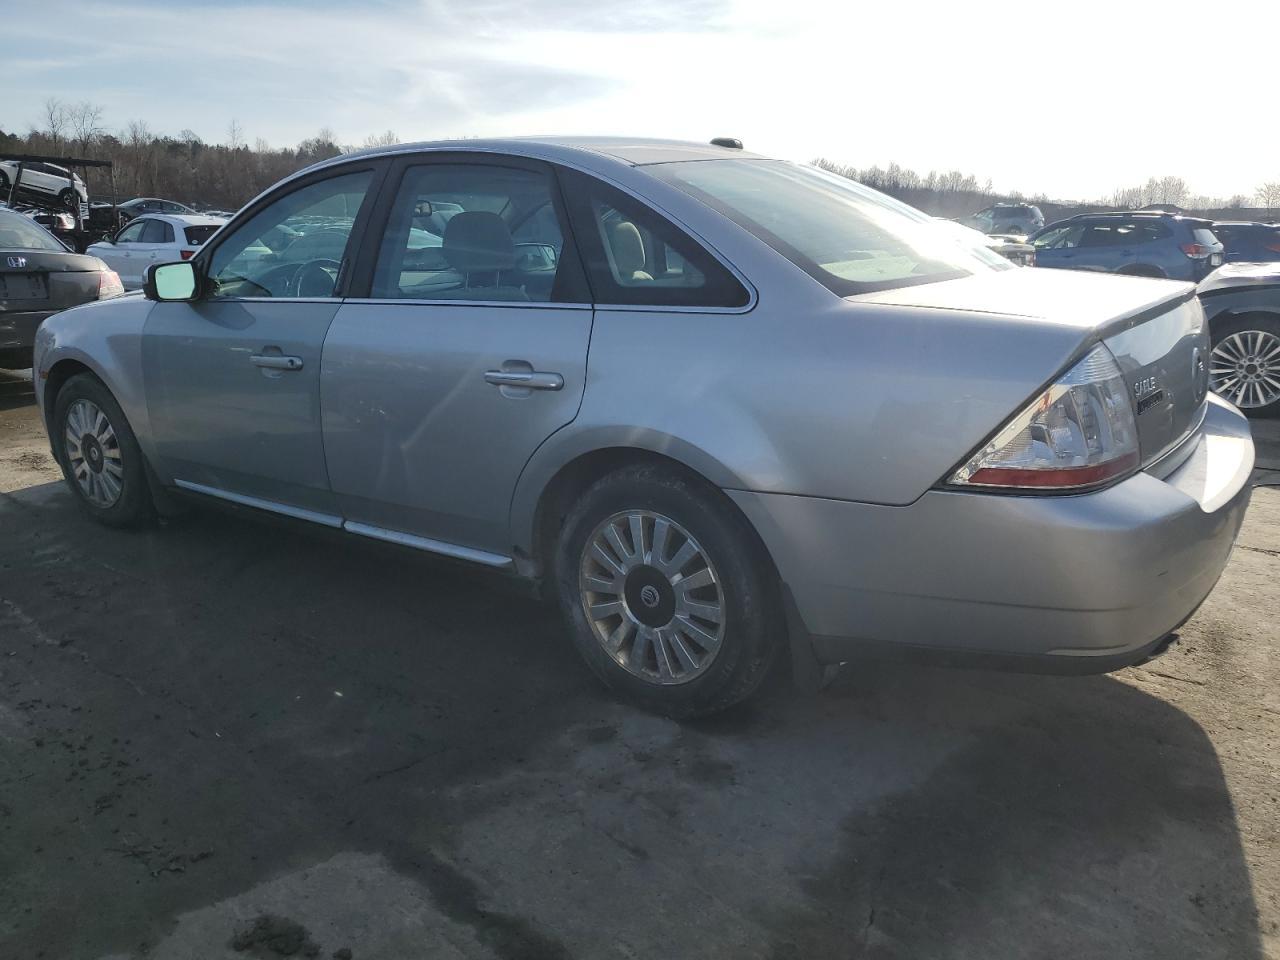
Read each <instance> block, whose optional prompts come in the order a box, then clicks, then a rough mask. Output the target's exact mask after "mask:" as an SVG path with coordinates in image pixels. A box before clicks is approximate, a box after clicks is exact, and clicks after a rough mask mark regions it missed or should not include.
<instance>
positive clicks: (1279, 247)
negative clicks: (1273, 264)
mask: <svg viewBox="0 0 1280 960" xmlns="http://www.w3.org/2000/svg"><path fill="white" fill-rule="evenodd" d="M1267 249H1268V250H1270V251H1271V252H1272V253H1280V243H1268V244H1267Z"/></svg>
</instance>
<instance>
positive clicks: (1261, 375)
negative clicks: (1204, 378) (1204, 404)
mask: <svg viewBox="0 0 1280 960" xmlns="http://www.w3.org/2000/svg"><path fill="white" fill-rule="evenodd" d="M1214 339H1215V343H1214V345H1213V354H1212V356H1211V358H1210V363H1209V387H1210V389H1211V390H1213V392H1214V393H1216V394H1218V395H1219V396H1222V397H1225V398H1226V399H1227V400H1230V401H1231V402H1232V403H1234V404H1235V405H1236V406H1237V407H1240V408H1241V409H1242V410H1251V411H1258V412H1264V411H1265V412H1273V411H1276V410H1280V323H1276V322H1275V321H1258V322H1256V323H1246V324H1245V326H1244V328H1243V329H1235V330H1224V331H1222V332H1221V333H1220V334H1219V336H1217V337H1215V338H1214Z"/></svg>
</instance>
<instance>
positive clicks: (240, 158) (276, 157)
mask: <svg viewBox="0 0 1280 960" xmlns="http://www.w3.org/2000/svg"><path fill="white" fill-rule="evenodd" d="M102 118H103V109H102V107H100V106H98V105H97V104H93V103H89V102H88V101H84V102H81V103H64V102H63V101H61V100H58V99H56V98H51V99H49V100H47V101H45V103H44V106H43V112H42V114H41V119H40V121H39V123H34V124H32V125H31V128H30V129H29V130H28V131H27V132H26V133H24V134H18V133H6V132H5V131H4V130H3V129H0V153H27V154H40V155H45V156H54V157H79V158H83V159H89V160H110V161H111V163H112V170H111V171H107V170H106V169H100V168H94V167H91V168H89V169H88V170H87V171H86V170H77V171H76V172H77V173H79V174H80V175H81V176H82V177H84V178H85V181H86V185H87V186H88V188H89V194H90V196H91V197H92V198H93V199H95V200H97V199H110V197H111V192H112V181H113V179H114V184H115V194H116V199H117V200H126V199H129V198H130V197H164V198H165V199H168V200H177V201H179V202H181V203H186V204H189V205H192V206H196V207H200V208H204V209H219V210H237V209H239V208H240V207H241V206H243V205H244V204H245V203H246V202H247V201H249V200H250V199H252V198H253V197H255V196H257V195H258V194H259V193H261V192H262V191H263V190H265V189H266V188H267V187H269V186H271V184H273V183H275V182H276V181H278V180H280V179H281V178H283V177H286V176H288V175H289V174H291V173H294V172H295V171H298V170H301V169H302V168H303V167H306V166H309V165H310V164H312V163H315V162H317V161H319V160H326V159H328V158H329V157H335V156H338V155H339V154H341V153H345V152H348V151H350V150H353V149H358V147H360V146H380V145H384V144H386V145H389V144H393V143H398V142H399V139H398V138H397V137H396V135H395V134H394V133H393V132H391V131H390V130H388V131H387V132H386V133H384V134H382V135H381V136H376V137H369V138H368V139H367V140H366V141H365V142H364V143H363V144H359V145H354V146H353V145H349V144H348V145H341V144H339V143H338V142H337V138H336V136H335V135H334V133H333V131H332V130H330V129H328V128H324V129H321V130H319V131H318V132H317V133H316V135H315V136H313V137H309V138H307V139H306V140H303V141H302V142H301V143H299V144H297V145H296V146H293V147H273V146H271V145H270V144H269V143H267V141H266V140H263V139H261V138H258V139H257V140H255V141H254V142H253V144H252V145H250V144H249V143H248V142H247V141H246V139H245V135H244V131H243V129H242V128H241V126H240V124H239V123H236V122H234V121H233V122H232V123H231V126H230V127H229V128H228V130H227V135H226V140H225V142H223V143H206V142H204V141H203V140H202V139H201V138H200V137H199V136H197V135H196V134H195V133H193V132H192V131H190V130H183V131H182V132H181V133H179V134H178V135H177V136H171V135H168V134H156V133H153V132H152V131H151V129H150V127H148V125H147V123H146V122H145V121H142V120H132V121H130V122H129V124H128V125H127V126H126V127H125V129H123V130H120V131H117V132H115V133H111V132H108V131H107V130H106V129H105V127H104V125H103V122H102Z"/></svg>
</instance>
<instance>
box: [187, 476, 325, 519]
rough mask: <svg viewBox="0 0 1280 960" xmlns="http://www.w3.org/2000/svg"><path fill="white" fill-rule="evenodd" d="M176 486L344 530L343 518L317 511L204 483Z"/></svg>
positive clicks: (188, 482)
mask: <svg viewBox="0 0 1280 960" xmlns="http://www.w3.org/2000/svg"><path fill="white" fill-rule="evenodd" d="M173 482H174V484H175V485H176V486H178V487H181V488H182V489H183V490H190V491H191V492H192V493H202V494H204V495H205V496H209V497H217V498H218V499H219V500H227V501H230V502H231V503H238V504H240V505H241V506H244V507H254V508H256V509H258V510H266V511H268V512H270V513H278V514H281V515H282V516H286V517H293V518H295V519H297V520H309V521H310V522H312V523H318V524H320V525H321V526H325V527H332V528H333V529H335V530H340V529H342V518H341V517H335V516H332V515H330V514H327V513H319V512H318V511H315V510H306V509H304V508H302V507H291V506H289V505H288V504H284V503H276V502H275V501H274V500H263V499H260V498H259V497H250V496H247V495H246V494H243V493H232V492H231V491H229V490H220V489H218V488H217V487H207V486H205V485H204V484H203V483H192V482H191V481H190V480H178V479H176V478H175V479H174V481H173Z"/></svg>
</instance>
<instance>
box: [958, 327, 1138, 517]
mask: <svg viewBox="0 0 1280 960" xmlns="http://www.w3.org/2000/svg"><path fill="white" fill-rule="evenodd" d="M1138 462H1139V456H1138V425H1137V422H1136V420H1135V418H1134V412H1133V404H1132V402H1131V401H1130V400H1129V394H1128V391H1127V390H1126V389H1125V384H1124V378H1123V377H1122V376H1121V374H1120V367H1119V366H1118V365H1117V364H1116V361H1115V357H1113V356H1112V355H1111V351H1110V350H1108V349H1107V348H1106V347H1105V346H1103V345H1102V344H1098V345H1097V346H1096V347H1094V348H1093V349H1092V350H1091V351H1089V353H1088V354H1086V355H1085V357H1084V359H1082V360H1081V361H1080V362H1079V363H1077V364H1076V365H1075V366H1073V367H1072V368H1071V369H1070V370H1068V371H1067V372H1066V373H1065V374H1063V375H1062V376H1061V377H1059V378H1058V380H1057V382H1056V383H1054V384H1053V385H1052V386H1050V387H1049V388H1048V389H1047V390H1045V391H1044V392H1043V393H1042V394H1040V396H1038V397H1036V398H1035V400H1033V401H1032V402H1031V403H1030V404H1029V405H1028V406H1027V407H1026V409H1024V410H1023V411H1022V412H1021V413H1019V414H1018V415H1017V416H1016V417H1014V418H1013V419H1012V420H1010V421H1009V422H1008V423H1007V424H1006V425H1005V426H1004V427H1003V428H1002V429H1001V430H1000V432H999V433H997V434H996V435H995V436H994V437H993V438H992V439H991V440H990V442H988V443H987V444H985V445H984V446H983V447H982V448H981V449H980V450H978V451H977V452H976V453H974V455H973V456H972V457H970V458H969V460H968V462H967V463H965V464H964V465H963V466H962V467H960V469H959V470H957V471H956V472H955V473H954V474H952V475H951V477H950V479H949V480H948V482H949V483H950V484H952V485H955V486H960V487H964V488H968V489H972V488H975V487H978V488H991V489H1004V490H1015V491H1016V490H1026V491H1042V492H1045V493H1051V492H1064V493H1073V492H1079V491H1080V490H1085V489H1090V488H1093V487H1098V486H1102V485H1103V484H1106V483H1109V482H1111V481H1113V480H1116V479H1118V478H1120V477H1122V476H1125V475H1127V474H1129V473H1132V472H1133V471H1134V470H1135V469H1136V468H1137V466H1138Z"/></svg>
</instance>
